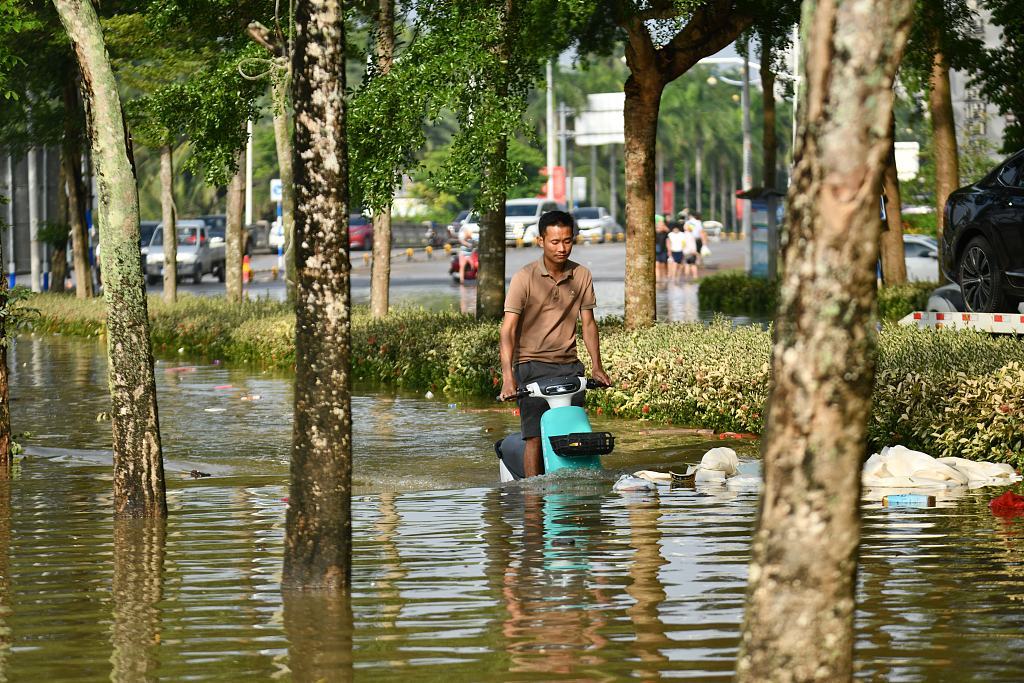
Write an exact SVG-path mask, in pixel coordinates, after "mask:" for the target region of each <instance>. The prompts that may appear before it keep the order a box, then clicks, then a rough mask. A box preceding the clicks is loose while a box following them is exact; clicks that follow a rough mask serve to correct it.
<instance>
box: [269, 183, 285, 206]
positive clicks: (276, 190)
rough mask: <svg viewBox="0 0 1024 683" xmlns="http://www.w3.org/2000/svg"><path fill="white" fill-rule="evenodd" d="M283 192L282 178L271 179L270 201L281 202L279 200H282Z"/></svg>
mask: <svg viewBox="0 0 1024 683" xmlns="http://www.w3.org/2000/svg"><path fill="white" fill-rule="evenodd" d="M282 194H283V190H282V187H281V179H280V178H273V179H272V180H271V181H270V201H272V202H279V201H281V196H282Z"/></svg>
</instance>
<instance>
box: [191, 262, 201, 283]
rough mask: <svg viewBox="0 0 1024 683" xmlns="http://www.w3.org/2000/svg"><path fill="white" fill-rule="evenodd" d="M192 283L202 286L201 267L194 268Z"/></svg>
mask: <svg viewBox="0 0 1024 683" xmlns="http://www.w3.org/2000/svg"><path fill="white" fill-rule="evenodd" d="M192 282H193V283H195V284H197V285H201V284H203V268H202V266H197V267H196V272H195V273H194V274H193V275H192Z"/></svg>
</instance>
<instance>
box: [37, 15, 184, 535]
mask: <svg viewBox="0 0 1024 683" xmlns="http://www.w3.org/2000/svg"><path fill="white" fill-rule="evenodd" d="M54 5H56V7H57V12H58V14H59V15H60V19H61V23H62V24H64V28H65V29H66V30H67V32H68V37H69V38H70V39H71V43H72V45H73V46H74V49H75V54H76V56H77V57H78V64H79V67H80V69H81V72H82V78H83V81H84V82H85V85H86V89H87V91H88V92H89V94H90V100H91V106H90V108H89V111H90V120H89V125H90V135H89V139H90V140H91V141H92V149H93V161H94V163H95V169H96V182H97V186H98V188H99V193H100V202H99V212H98V213H99V216H98V219H99V224H100V226H101V228H100V247H101V249H102V252H103V295H104V298H105V299H106V302H107V354H108V356H109V381H110V398H111V403H112V406H111V411H110V412H111V415H112V416H113V419H112V421H111V422H112V427H113V447H114V507H115V511H116V514H117V516H119V517H125V516H127V517H164V516H166V515H167V502H166V496H165V492H164V466H163V457H162V454H161V450H160V423H159V420H158V418H157V407H156V383H155V381H154V378H153V355H152V351H151V347H150V340H149V318H148V316H147V314H146V288H145V282H144V281H143V275H142V263H141V260H140V259H139V197H138V194H137V191H136V185H135V176H134V174H133V172H132V166H131V163H130V161H129V159H128V149H127V147H126V144H125V139H126V138H125V129H124V123H123V115H122V112H121V101H120V98H119V97H118V94H117V81H116V80H115V79H114V74H113V71H111V69H110V62H109V60H108V58H107V52H106V49H105V47H104V44H103V31H102V28H101V27H100V23H99V20H98V19H97V17H96V12H95V10H94V9H93V6H92V4H91V3H89V2H84V1H83V0H54Z"/></svg>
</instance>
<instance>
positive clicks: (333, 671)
mask: <svg viewBox="0 0 1024 683" xmlns="http://www.w3.org/2000/svg"><path fill="white" fill-rule="evenodd" d="M281 599H282V602H283V605H284V630H285V636H286V637H287V639H288V667H289V668H290V669H291V674H292V680H294V681H338V682H343V681H351V680H352V596H351V595H350V594H348V593H345V592H342V591H335V592H330V591H298V590H283V591H282V592H281Z"/></svg>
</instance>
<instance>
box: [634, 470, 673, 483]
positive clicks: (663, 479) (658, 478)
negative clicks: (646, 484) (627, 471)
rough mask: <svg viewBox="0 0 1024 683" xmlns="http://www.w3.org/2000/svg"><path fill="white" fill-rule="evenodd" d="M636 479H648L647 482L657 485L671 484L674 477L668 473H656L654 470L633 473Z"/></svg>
mask: <svg viewBox="0 0 1024 683" xmlns="http://www.w3.org/2000/svg"><path fill="white" fill-rule="evenodd" d="M633 476H634V477H637V478H639V479H646V480H647V481H650V482H654V483H655V484H671V483H672V475H671V474H669V473H668V472H656V471H654V470H640V471H639V472H634V473H633Z"/></svg>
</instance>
